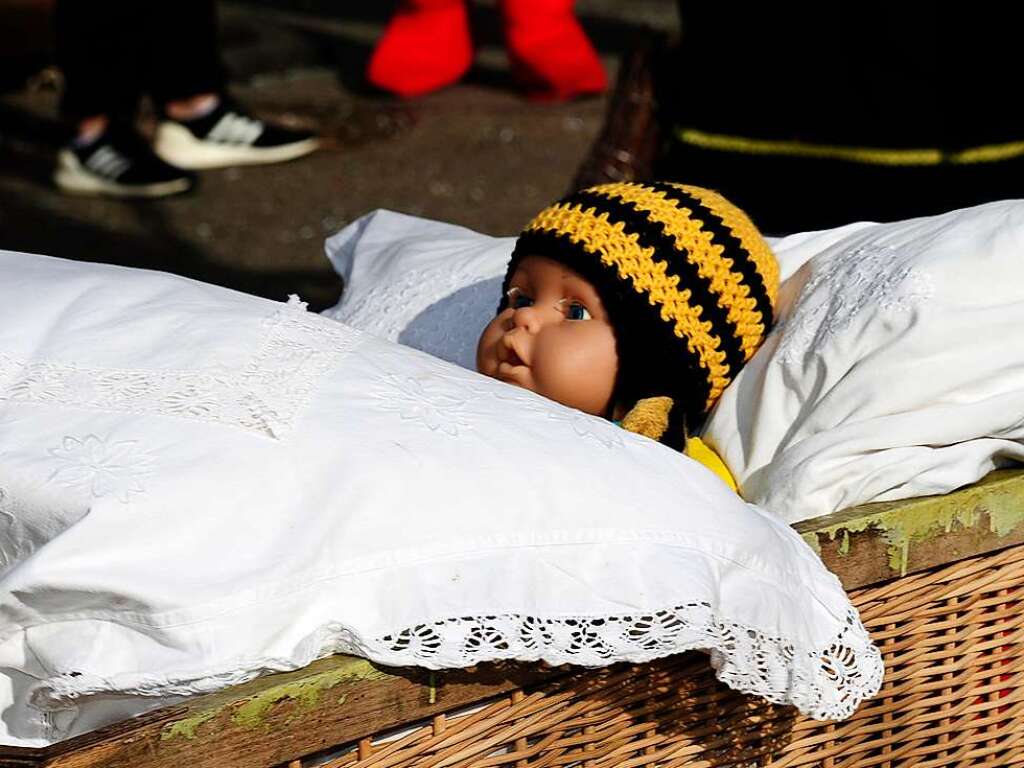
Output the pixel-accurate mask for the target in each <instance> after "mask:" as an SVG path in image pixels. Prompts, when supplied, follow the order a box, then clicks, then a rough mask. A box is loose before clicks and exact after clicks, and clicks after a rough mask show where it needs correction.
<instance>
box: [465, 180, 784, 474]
mask: <svg viewBox="0 0 1024 768" xmlns="http://www.w3.org/2000/svg"><path fill="white" fill-rule="evenodd" d="M778 283H779V268H778V264H777V262H776V261H775V257H774V256H773V254H772V252H771V249H770V248H769V246H768V244H767V243H766V242H765V240H764V238H763V237H762V236H761V234H760V232H759V231H758V230H757V228H756V227H755V226H754V225H753V223H752V222H751V221H750V219H749V218H748V217H747V216H746V214H745V213H743V211H741V210H740V209H739V208H737V207H735V206H734V205H732V204H731V203H730V202H729V201H728V200H726V199H725V198H724V197H722V196H721V195H719V194H718V193H716V192H712V191H710V190H707V189H702V188H700V187H693V186H686V185H683V184H675V183H663V182H651V183H617V184H602V185H600V186H596V187H591V188H590V189H586V190H583V191H581V192H576V193H574V194H572V195H569V196H568V197H566V198H563V199H562V200H561V201H559V202H557V203H555V204H554V205H552V206H550V207H548V208H546V209H545V210H543V211H541V212H540V213H539V214H538V215H537V216H536V217H535V218H534V219H533V220H532V221H531V222H530V223H529V224H528V225H527V227H526V229H525V230H524V231H523V232H522V233H521V234H520V235H519V238H518V240H517V241H516V246H515V249H514V250H513V252H512V258H511V260H510V262H509V267H508V271H507V273H506V276H505V281H504V285H503V291H504V295H503V298H502V300H501V303H500V305H499V307H498V313H497V315H496V317H495V318H494V319H493V320H492V321H491V322H490V323H489V324H488V325H487V327H486V328H485V329H484V331H483V333H482V334H481V336H480V340H479V343H478V345H477V369H478V370H479V371H480V372H481V373H483V374H485V375H487V376H492V377H494V378H498V379H501V380H502V381H506V382H508V383H511V384H515V385H517V386H521V387H524V388H526V389H529V390H532V391H534V392H536V393H538V394H540V395H544V396H545V397H548V398H551V399H552V400H556V401H558V402H560V403H562V404H564V405H568V406H570V407H573V408H578V409H579V410H582V411H585V412H587V413H590V414H594V415H597V416H603V417H605V418H608V419H612V420H614V421H616V422H618V423H620V424H621V426H623V427H624V428H626V429H628V430H630V431H632V432H637V433H639V434H643V435H645V436H647V437H650V438H652V439H654V440H658V441H660V442H663V443H665V444H666V445H669V446H671V447H673V448H676V449H677V450H681V451H684V452H686V453H687V454H688V455H690V456H691V457H692V458H695V459H697V460H698V461H701V463H703V464H705V465H707V466H709V468H711V469H712V470H714V471H715V472H716V473H717V474H718V475H719V476H720V477H722V478H723V479H724V480H725V481H726V482H727V483H729V485H730V486H731V487H732V488H733V489H734V490H735V488H736V486H735V483H734V482H733V481H732V477H731V475H730V474H729V472H728V470H727V468H726V467H725V465H724V464H723V463H722V462H721V460H720V459H719V458H718V457H717V455H715V454H714V452H713V451H712V450H711V449H710V448H709V447H708V446H706V445H704V444H703V443H701V442H700V441H699V440H698V439H697V438H694V437H691V433H692V432H695V431H696V430H697V429H698V428H699V427H700V426H701V425H702V423H703V421H704V419H705V417H706V416H707V414H708V413H709V411H710V410H711V408H712V406H713V405H714V404H715V402H716V401H717V399H718V397H719V395H721V393H722V391H723V390H724V389H725V387H726V386H727V385H728V384H729V382H731V381H732V380H733V379H734V378H735V377H736V374H737V373H738V372H739V370H740V368H742V367H743V365H744V364H745V363H746V362H747V360H749V359H750V358H751V356H752V355H753V354H754V352H755V351H756V350H757V348H758V347H759V346H760V344H761V342H762V341H763V340H764V338H765V336H766V335H767V333H768V331H769V329H770V328H771V324H772V321H773V316H774V308H775V302H776V296H777V293H778Z"/></svg>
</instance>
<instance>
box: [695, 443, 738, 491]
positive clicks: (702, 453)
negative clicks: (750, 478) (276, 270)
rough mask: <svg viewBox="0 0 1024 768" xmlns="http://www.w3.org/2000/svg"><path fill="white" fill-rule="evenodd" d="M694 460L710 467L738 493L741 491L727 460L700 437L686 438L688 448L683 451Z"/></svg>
mask: <svg viewBox="0 0 1024 768" xmlns="http://www.w3.org/2000/svg"><path fill="white" fill-rule="evenodd" d="M683 453H685V454H686V455H687V456H689V457H690V458H691V459H693V460H694V461H699V462H700V463H701V464H703V465H704V466H705V467H707V468H708V469H710V470H711V471H712V472H714V473H715V474H716V475H718V476H719V477H720V478H722V480H723V481H724V482H725V484H726V485H728V486H729V487H730V488H732V489H733V490H734V491H735V492H736V493H739V487H738V486H737V485H736V478H734V477H733V476H732V472H730V471H729V468H728V467H727V466H725V462H724V461H722V459H721V457H720V456H719V455H718V454H717V453H715V452H714V451H713V450H712V449H711V448H709V447H708V444H707V443H705V442H704V441H703V440H701V439H700V438H699V437H690V438H687V440H686V450H685V451H683Z"/></svg>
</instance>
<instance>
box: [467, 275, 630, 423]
mask: <svg viewBox="0 0 1024 768" xmlns="http://www.w3.org/2000/svg"><path fill="white" fill-rule="evenodd" d="M507 300H508V306H507V307H506V308H505V309H503V310H502V311H501V312H499V313H498V315H497V317H495V318H494V319H493V320H492V321H491V322H490V323H488V325H487V327H486V328H484V331H483V333H482V334H481V336H480V341H479V343H478V344H477V350H476V367H477V370H478V371H480V373H482V374H484V375H486V376H492V377H494V378H496V379H501V380H502V381H505V382H508V383H509V384H515V385H517V386H520V387H523V388H525V389H529V390H531V391H533V392H536V393H537V394H539V395H543V396H544V397H547V398H550V399H551V400H556V401H558V402H560V403H562V404H563V405H568V406H570V407H572V408H578V409H579V410H581V411H586V412H587V413H591V414H594V415H595V416H606V415H608V412H609V408H610V405H611V399H612V394H613V391H614V389H615V377H616V374H617V372H618V367H619V361H618V355H617V353H616V351H615V332H614V329H613V328H612V325H611V323H610V322H609V321H608V314H607V313H606V312H605V309H604V306H603V304H602V303H601V298H600V296H598V293H597V291H596V290H594V287H593V286H592V285H591V284H590V283H589V282H588V281H587V280H585V279H584V278H583V277H581V276H580V275H579V274H577V273H576V272H574V271H573V270H571V269H569V268H568V267H565V266H562V265H561V264H559V263H558V262H557V261H553V260H551V259H548V258H545V257H543V256H527V257H526V258H524V259H523V260H522V261H520V262H519V265H518V267H517V268H516V271H515V272H514V273H513V275H512V279H511V280H510V282H509V292H508V296H507Z"/></svg>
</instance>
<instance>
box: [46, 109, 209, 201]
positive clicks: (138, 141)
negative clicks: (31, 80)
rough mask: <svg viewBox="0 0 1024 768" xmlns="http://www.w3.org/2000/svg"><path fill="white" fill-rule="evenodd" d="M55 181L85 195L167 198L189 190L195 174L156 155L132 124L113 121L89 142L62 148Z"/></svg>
mask: <svg viewBox="0 0 1024 768" xmlns="http://www.w3.org/2000/svg"><path fill="white" fill-rule="evenodd" d="M53 182H54V183H55V184H56V185H57V186H58V187H59V188H60V189H62V190H64V191H65V192H73V193H75V194H82V195H109V196H111V197H164V196H166V195H175V194H178V193H179V192H187V191H188V190H189V189H191V188H192V186H193V185H194V184H195V176H194V175H193V174H191V173H188V172H187V171H183V170H181V169H180V168H175V167H174V166H172V165H168V164H167V163H165V162H164V161H163V160H161V159H160V158H159V157H157V156H156V155H155V154H153V150H152V149H151V148H150V146H149V145H148V144H147V143H146V142H145V140H144V139H143V138H142V137H141V136H139V135H138V134H137V133H135V131H134V130H132V129H131V128H130V127H127V126H120V125H116V124H112V125H111V126H110V127H109V128H107V130H106V131H104V132H103V133H102V134H101V135H100V136H99V137H97V138H96V139H95V140H94V141H92V142H90V143H89V144H86V145H85V146H82V147H78V146H75V145H73V144H72V145H68V146H66V147H64V149H62V150H60V152H58V153H57V168H56V170H55V171H54V173H53Z"/></svg>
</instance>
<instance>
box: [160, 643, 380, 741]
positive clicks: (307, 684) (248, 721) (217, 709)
mask: <svg viewBox="0 0 1024 768" xmlns="http://www.w3.org/2000/svg"><path fill="white" fill-rule="evenodd" d="M392 677H393V675H389V674H387V673H386V672H382V671H381V670H379V669H377V668H376V667H375V666H374V665H373V664H372V663H371V662H369V661H367V660H366V659H361V658H358V657H355V656H342V655H336V656H329V657H327V658H324V659H319V660H318V661H315V662H313V663H312V664H310V665H309V666H307V667H304V668H302V669H300V670H296V671H295V672H287V673H279V674H276V675H274V676H273V677H269V678H268V677H264V678H258V679H257V680H254V681H251V682H249V683H246V684H244V685H242V686H234V687H231V688H227V689H225V690H224V691H223V692H221V693H222V694H225V695H219V696H211V697H209V698H207V697H204V706H203V707H202V708H199V709H189V711H188V712H187V713H185V715H184V716H183V717H181V718H180V719H176V720H174V721H173V722H170V723H168V724H167V725H165V726H164V728H163V730H162V731H161V732H160V740H161V741H170V740H174V739H194V738H196V734H197V731H198V729H199V726H201V725H202V724H203V723H206V722H208V721H210V720H213V719H215V718H218V717H219V716H220V715H221V714H224V713H226V715H225V717H224V718H223V719H222V720H221V721H220V722H221V723H228V722H229V723H230V724H231V725H233V726H236V727H239V728H245V729H252V728H260V727H263V726H264V725H265V722H264V717H265V716H266V714H267V713H268V712H270V711H271V710H273V708H274V706H275V705H276V704H277V703H279V702H281V701H284V700H285V699H291V700H292V701H295V702H296V703H297V705H298V706H297V709H296V713H297V714H296V715H295V717H300V716H301V714H302V713H304V712H308V711H310V710H312V709H314V708H316V706H317V705H318V704H319V703H320V700H321V698H322V697H324V696H325V695H326V694H327V693H328V692H329V691H331V690H332V689H333V688H335V687H337V686H339V685H343V684H353V683H362V682H366V681H370V680H385V679H389V678H392ZM271 680H272V681H273V684H272V685H270V686H267V682H268V681H271ZM345 698H346V695H345V694H344V693H342V694H341V695H340V696H335V702H334V703H337V704H340V703H343V702H344V700H345Z"/></svg>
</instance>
